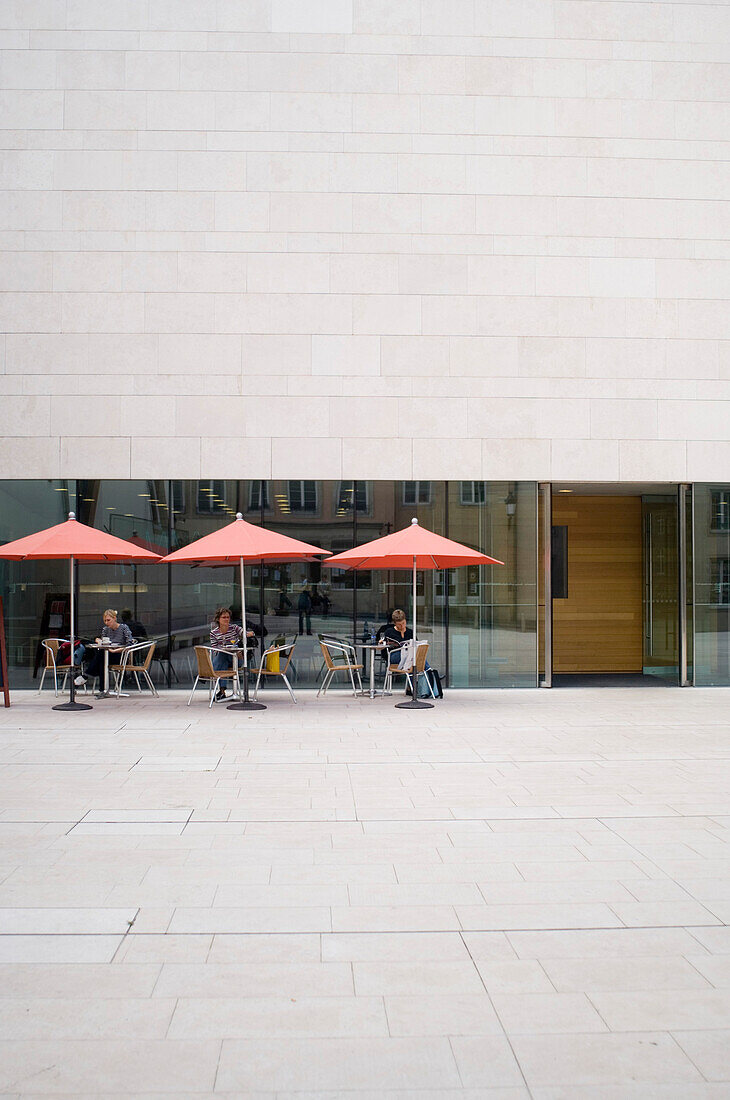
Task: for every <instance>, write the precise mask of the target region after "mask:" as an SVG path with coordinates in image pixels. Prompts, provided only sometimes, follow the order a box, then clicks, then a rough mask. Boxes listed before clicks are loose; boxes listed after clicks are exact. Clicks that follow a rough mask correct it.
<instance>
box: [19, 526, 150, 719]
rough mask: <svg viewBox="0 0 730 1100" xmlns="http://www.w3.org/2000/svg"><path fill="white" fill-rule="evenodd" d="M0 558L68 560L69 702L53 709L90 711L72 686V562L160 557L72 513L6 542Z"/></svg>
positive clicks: (73, 666) (73, 585)
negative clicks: (61, 521)
mask: <svg viewBox="0 0 730 1100" xmlns="http://www.w3.org/2000/svg"><path fill="white" fill-rule="evenodd" d="M0 558H6V559H7V560H8V561H56V560H63V561H65V560H66V559H68V561H69V573H70V590H71V657H70V663H69V682H70V691H69V701H68V703H59V704H57V706H54V708H53V709H54V710H91V709H92V708H91V706H90V705H89V704H88V703H77V702H76V691H75V684H74V671H75V669H76V665H75V664H74V651H75V648H76V647H75V645H74V642H75V641H76V639H75V637H74V634H75V622H74V602H75V601H74V595H75V592H74V587H75V584H74V562H77V561H85V562H104V561H110V562H111V561H114V562H117V561H131V562H140V561H146V562H154V561H159V560H160V555H159V554H152V553H151V552H150V551H149V550H145V549H144V548H142V547H140V546H133V545H132V544H131V543H129V542H125V540H124V539H119V538H117V537H116V535H110V534H108V533H107V532H106V531H99V530H97V528H96V527H89V526H88V525H87V524H85V523H79V521H78V520H77V519H76V516H75V515H74V513H73V512H69V514H68V519H67V520H66V521H65V522H64V523H57V524H56V525H55V527H47V528H46V529H45V531H38V532H36V534H34V535H26V536H25V537H24V538H22V539H16V540H15V541H14V542H6V543H5V545H4V546H0Z"/></svg>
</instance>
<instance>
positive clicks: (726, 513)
mask: <svg viewBox="0 0 730 1100" xmlns="http://www.w3.org/2000/svg"><path fill="white" fill-rule="evenodd" d="M710 516H711V518H710V530H711V531H730V489H718V490H716V491H715V492H714V493H713V494H712V511H711V513H710Z"/></svg>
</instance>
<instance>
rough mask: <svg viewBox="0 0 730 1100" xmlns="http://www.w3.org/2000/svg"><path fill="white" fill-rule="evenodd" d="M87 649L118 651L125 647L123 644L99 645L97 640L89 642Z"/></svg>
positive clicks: (107, 651) (106, 651)
mask: <svg viewBox="0 0 730 1100" xmlns="http://www.w3.org/2000/svg"><path fill="white" fill-rule="evenodd" d="M86 648H87V649H100V650H102V651H103V652H105V653H119V652H120V651H121V650H122V649H127V648H128V647H127V646H125V645H101V643H99V642H89V644H88V645H87V647H86Z"/></svg>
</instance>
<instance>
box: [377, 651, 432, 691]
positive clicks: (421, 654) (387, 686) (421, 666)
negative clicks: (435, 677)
mask: <svg viewBox="0 0 730 1100" xmlns="http://www.w3.org/2000/svg"><path fill="white" fill-rule="evenodd" d="M394 653H400V655H401V656H400V660H401V666H402V667H398V668H394V667H393V666H392V665H391V663H390V662H391V661H392V659H393V655H394ZM427 653H428V642H416V667H415V677H414V679H413V680H412V679H411V677H412V676H413V672H414V668H413V642H410V641H409V642H406V643H405V645H404V646H401V648H400V650H393V651H391V653H390V655H389V659H388V667H387V669H386V671H385V682H384V684H383V691H382V694H383V695H387V694H388V692H389V691H390V690H391V689H392V687H393V677H394V676H405V678H406V683H407V684H408V687H409V688H410V689H411V691H413V692H414V693H415V694H417V693H418V684H419V683H420V678H421V676H425V679H426V683H427V684H428V690H429V691H430V693H431V695H432V696H433V698H434V699H435V698H436V696H435V695H434V692H433V686H432V684H431V678H430V677H429V676H426V654H427ZM414 680H415V686H414Z"/></svg>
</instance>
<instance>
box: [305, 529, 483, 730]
mask: <svg viewBox="0 0 730 1100" xmlns="http://www.w3.org/2000/svg"><path fill="white" fill-rule="evenodd" d="M322 564H323V565H326V566H327V567H328V568H330V569H412V570H413V649H414V660H415V649H416V571H417V570H418V569H456V568H458V567H459V566H460V565H504V562H503V561H498V559H497V558H490V557H488V555H487V554H482V553H481V552H480V551H479V550H472V548H471V547H470V546H464V545H463V544H462V543H460V542H453V540H452V539H446V538H444V537H443V535H437V534H435V533H434V532H433V531H429V530H428V529H427V528H426V527H421V526H419V523H418V520H417V519H412V520H411V523H410V526H409V527H404V528H403V530H402V531H394V532H393V534H392V535H384V536H383V538H380V539H373V541H372V542H366V543H363V545H362V546H354V547H353V548H352V550H345V551H343V553H342V554H334V555H333V556H332V557H331V558H328V559H327V561H325V562H323V563H322ZM414 679H415V677H414ZM417 694H418V685H417V684H415V683H414V685H413V697H412V699H410V700H409V701H408V702H407V703H397V704H396V706H398V707H403V708H405V709H406V710H423V709H424V708H426V707H431V706H432V705H433V704H432V703H425V702H424V701H423V700H422V699H418V698H417Z"/></svg>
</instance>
